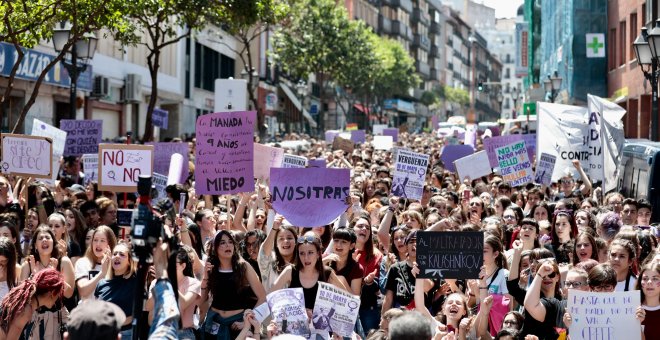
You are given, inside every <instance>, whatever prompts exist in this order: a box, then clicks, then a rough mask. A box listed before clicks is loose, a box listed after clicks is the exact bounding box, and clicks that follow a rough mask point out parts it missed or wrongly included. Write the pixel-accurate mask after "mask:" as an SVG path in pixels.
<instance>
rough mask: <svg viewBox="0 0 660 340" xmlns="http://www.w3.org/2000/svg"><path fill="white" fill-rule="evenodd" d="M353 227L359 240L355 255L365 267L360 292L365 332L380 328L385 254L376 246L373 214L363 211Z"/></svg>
mask: <svg viewBox="0 0 660 340" xmlns="http://www.w3.org/2000/svg"><path fill="white" fill-rule="evenodd" d="M350 226H351V228H353V230H354V231H355V235H356V236H357V241H356V242H355V256H356V257H357V258H358V259H357V262H358V263H359V264H360V265H362V268H363V269H364V279H363V281H362V293H361V294H360V301H361V303H360V322H361V323H362V328H363V329H364V332H365V333H369V331H370V330H372V329H377V328H378V323H379V319H380V308H378V284H377V282H376V280H377V279H378V271H379V269H380V262H381V259H382V257H383V255H382V254H381V253H380V251H379V250H378V249H377V248H376V247H375V246H374V239H373V233H372V231H371V216H370V215H369V214H368V213H361V214H359V215H358V216H356V217H355V218H353V221H352V222H351V225H350Z"/></svg>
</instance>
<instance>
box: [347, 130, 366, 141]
mask: <svg viewBox="0 0 660 340" xmlns="http://www.w3.org/2000/svg"><path fill="white" fill-rule="evenodd" d="M351 141H353V143H364V142H366V141H367V133H366V131H364V130H354V131H351Z"/></svg>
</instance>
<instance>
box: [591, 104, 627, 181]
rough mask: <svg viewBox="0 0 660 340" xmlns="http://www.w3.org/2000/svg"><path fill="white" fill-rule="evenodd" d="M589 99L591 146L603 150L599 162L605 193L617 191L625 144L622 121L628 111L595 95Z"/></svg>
mask: <svg viewBox="0 0 660 340" xmlns="http://www.w3.org/2000/svg"><path fill="white" fill-rule="evenodd" d="M587 99H588V101H589V112H590V114H589V127H590V131H589V145H590V148H591V149H592V150H593V149H595V148H601V149H600V150H599V151H600V153H601V154H602V158H601V159H599V161H598V162H599V163H600V165H601V166H602V178H603V181H604V182H603V192H608V191H610V190H614V189H616V186H617V178H618V176H619V165H620V164H621V154H622V151H623V144H624V142H625V137H624V134H623V122H622V121H621V119H622V118H623V115H625V114H626V110H624V109H623V108H622V107H621V106H619V105H617V104H615V103H612V102H610V101H608V100H605V99H603V98H600V97H597V96H594V95H587ZM599 118H600V120H599ZM595 137H597V138H595ZM592 167H593V165H592ZM599 173H600V171H599Z"/></svg>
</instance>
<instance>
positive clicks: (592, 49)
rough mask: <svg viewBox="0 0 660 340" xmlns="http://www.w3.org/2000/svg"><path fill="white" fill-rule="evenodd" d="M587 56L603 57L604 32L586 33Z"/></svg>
mask: <svg viewBox="0 0 660 340" xmlns="http://www.w3.org/2000/svg"><path fill="white" fill-rule="evenodd" d="M586 38H587V45H586V46H587V58H605V33H587V34H586Z"/></svg>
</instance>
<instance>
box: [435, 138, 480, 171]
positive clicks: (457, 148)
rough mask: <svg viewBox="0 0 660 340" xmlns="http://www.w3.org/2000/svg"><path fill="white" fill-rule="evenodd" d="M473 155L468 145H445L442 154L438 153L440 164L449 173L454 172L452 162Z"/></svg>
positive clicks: (454, 168)
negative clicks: (442, 164)
mask: <svg viewBox="0 0 660 340" xmlns="http://www.w3.org/2000/svg"><path fill="white" fill-rule="evenodd" d="M473 153H474V149H473V148H472V147H471V146H469V145H465V144H458V145H445V146H444V147H443V148H442V152H441V153H440V159H441V160H442V163H444V165H445V169H447V170H449V171H456V167H455V166H454V161H455V160H457V159H461V158H463V157H465V156H469V155H471V154H473Z"/></svg>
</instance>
